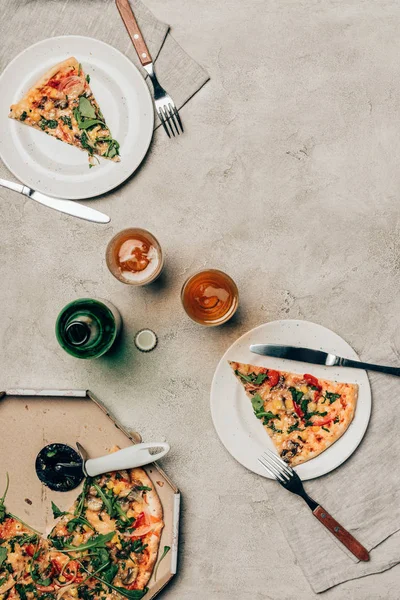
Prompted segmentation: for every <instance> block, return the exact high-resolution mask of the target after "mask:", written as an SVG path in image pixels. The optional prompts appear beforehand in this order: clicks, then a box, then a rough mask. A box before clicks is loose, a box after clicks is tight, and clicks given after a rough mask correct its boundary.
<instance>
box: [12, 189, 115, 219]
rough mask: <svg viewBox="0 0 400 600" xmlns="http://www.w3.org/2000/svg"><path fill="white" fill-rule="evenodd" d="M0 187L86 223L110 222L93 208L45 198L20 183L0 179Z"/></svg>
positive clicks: (68, 201) (43, 195) (58, 199)
mask: <svg viewBox="0 0 400 600" xmlns="http://www.w3.org/2000/svg"><path fill="white" fill-rule="evenodd" d="M0 186H2V187H5V188H8V189H9V190H13V191H14V192H18V193H19V194H23V195H24V196H26V197H27V198H30V199H31V200H35V202H39V204H43V205H44V206H47V207H48V208H53V209H54V210H58V211H59V212H62V213H65V214H67V215H72V216H73V217H78V218H79V219H85V220H86V221H92V222H93V223H109V222H110V220H111V219H110V217H108V216H107V215H105V214H104V213H102V212H100V211H98V210H95V209H94V208H90V207H89V206H85V205H84V204H79V203H78V202H75V201H72V200H61V199H60V198H52V197H51V196H46V195H45V194H42V193H41V192H35V190H33V189H32V188H30V187H27V186H26V185H22V184H21V183H15V182H14V181H7V180H6V179H0Z"/></svg>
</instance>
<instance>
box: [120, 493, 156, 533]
mask: <svg viewBox="0 0 400 600" xmlns="http://www.w3.org/2000/svg"><path fill="white" fill-rule="evenodd" d="M149 489H151V488H149ZM135 521H136V519H135V517H128V519H127V520H126V521H125V520H123V519H117V521H116V525H117V527H118V531H126V530H127V529H130V528H133V524H134V523H135Z"/></svg>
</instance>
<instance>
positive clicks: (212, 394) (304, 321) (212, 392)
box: [210, 319, 372, 481]
mask: <svg viewBox="0 0 400 600" xmlns="http://www.w3.org/2000/svg"><path fill="white" fill-rule="evenodd" d="M277 323H293V324H295V323H302V324H310V325H313V326H316V327H319V328H322V329H325V330H326V331H329V332H330V333H332V334H334V335H335V336H337V337H339V338H340V339H341V340H343V341H344V342H345V343H346V344H347V345H348V346H349V347H350V348H351V349H352V351H353V352H354V354H355V355H356V357H357V358H358V359H359V356H358V354H357V353H356V351H355V350H354V348H353V347H352V346H351V345H350V344H349V342H347V341H346V340H345V339H344V338H343V337H342V336H341V335H339V334H338V333H336V332H335V331H333V330H332V329H329V328H328V327H325V325H321V324H320V323H314V322H313V321H308V320H307V319H274V320H273V321H267V322H265V323H261V324H260V325H257V326H256V327H253V328H252V329H249V330H248V331H245V332H244V333H243V334H242V335H241V336H239V337H238V338H237V339H236V340H235V341H234V342H233V343H232V344H230V346H229V347H228V348H227V349H226V350H225V352H224V354H223V355H222V357H221V358H220V360H219V361H218V364H217V366H216V368H215V371H214V375H213V378H212V382H211V388H210V412H211V419H212V422H213V425H214V428H215V431H216V433H217V436H218V438H219V440H220V442H221V444H222V445H223V446H224V448H225V449H226V451H227V452H228V453H229V454H230V455H231V456H232V458H233V459H234V460H236V461H237V462H238V463H239V464H240V465H242V467H244V468H245V469H247V470H248V471H251V472H253V473H254V474H255V475H259V476H262V477H265V478H266V479H272V477H270V476H269V475H268V474H267V472H265V473H262V474H260V473H258V472H257V471H254V470H253V469H252V468H251V467H249V466H247V465H245V464H243V462H242V461H241V460H239V459H238V458H237V457H236V456H234V455H233V454H232V452H231V450H230V449H229V448H228V446H227V445H226V443H225V440H224V439H222V437H221V435H220V433H219V425H218V424H217V416H216V410H215V407H216V403H215V400H214V397H215V387H216V381H217V378H218V377H219V371H220V369H221V367H222V365H223V364H224V363H225V362H226V361H227V360H228V359H227V358H226V357H227V355H228V354H229V352H230V351H231V349H232V348H233V347H234V346H235V345H236V344H238V343H239V342H240V341H241V340H242V339H243V338H245V337H246V336H248V335H249V334H252V333H253V332H256V331H257V330H259V329H261V328H263V327H265V326H266V325H272V324H277ZM359 371H360V372H361V373H364V374H365V377H366V383H367V384H368V389H367V391H368V406H367V407H366V408H367V410H368V415H367V418H366V421H365V424H364V426H363V429H362V430H360V434H359V439H358V442H357V443H356V445H355V446H352V447H351V449H350V450H349V451H347V452H345V453H344V454H343V456H342V457H341V459H340V462H336V463H335V464H334V465H333V466H331V467H329V468H328V469H326V470H325V471H324V472H323V473H320V474H317V475H309V476H306V477H303V476H302V480H303V481H308V480H311V479H317V478H319V477H323V476H324V475H327V474H328V473H331V472H332V471H334V470H335V469H337V468H338V467H340V466H341V465H342V464H343V463H344V462H346V460H348V459H349V458H350V456H351V455H352V454H353V453H354V452H355V451H356V450H357V448H358V446H359V445H360V444H361V442H362V440H363V439H364V436H365V434H366V431H367V429H368V426H369V422H370V419H371V412H372V390H371V383H370V381H369V378H368V373H367V371H366V370H365V369H359ZM356 410H357V407H356ZM346 431H348V430H346ZM345 433H346V432H345ZM339 439H340V438H339ZM337 441H339V440H337ZM333 446H334V444H332V446H331V447H333ZM321 454H322V453H321ZM318 456H320V455H318ZM318 456H316V457H315V459H317V458H318ZM312 460H314V459H311V460H310V461H307V462H309V463H311V462H312ZM304 464H306V463H304ZM299 466H301V465H299ZM297 468H298V467H294V469H295V470H297Z"/></svg>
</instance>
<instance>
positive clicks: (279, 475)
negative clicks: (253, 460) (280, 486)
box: [258, 456, 286, 483]
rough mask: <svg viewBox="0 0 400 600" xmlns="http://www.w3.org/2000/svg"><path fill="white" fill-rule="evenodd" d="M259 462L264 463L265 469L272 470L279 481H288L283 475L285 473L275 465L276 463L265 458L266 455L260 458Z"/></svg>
mask: <svg viewBox="0 0 400 600" xmlns="http://www.w3.org/2000/svg"><path fill="white" fill-rule="evenodd" d="M258 462H259V463H261V464H262V466H263V467H264V469H267V471H269V472H272V473H273V475H274V479H276V480H277V481H279V483H286V479H285V478H284V477H283V475H282V474H281V473H280V472H279V471H278V469H277V468H276V467H275V465H273V464H272V463H270V462H268V460H267V459H266V458H265V456H263V457H261V458H259V459H258Z"/></svg>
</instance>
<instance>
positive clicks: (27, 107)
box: [9, 57, 120, 166]
mask: <svg viewBox="0 0 400 600" xmlns="http://www.w3.org/2000/svg"><path fill="white" fill-rule="evenodd" d="M89 82H90V77H89V75H86V76H85V74H84V72H83V69H82V65H81V64H80V63H78V61H77V60H76V58H73V57H71V58H67V59H66V60H64V61H63V62H61V63H59V64H57V65H55V66H54V67H52V68H51V69H49V70H48V71H47V72H46V73H45V74H44V75H43V76H42V77H41V78H40V79H39V81H38V82H37V83H35V85H33V86H32V87H31V88H30V90H29V91H28V92H27V93H26V94H25V96H24V97H23V98H22V100H20V101H19V102H18V103H17V104H13V105H12V106H11V108H10V114H9V117H10V118H12V119H16V120H18V121H21V122H22V123H24V124H25V125H29V126H30V127H34V128H35V129H39V131H44V132H45V133H47V134H49V135H51V136H53V137H55V138H57V139H58V140H61V141H63V142H66V143H67V144H70V145H71V146H76V147H77V148H80V149H81V150H84V151H86V152H87V153H88V154H89V165H90V166H93V165H94V160H93V158H94V155H96V154H97V155H99V156H102V157H103V158H108V159H110V160H112V161H119V160H120V158H119V144H118V142H117V141H116V140H114V139H113V138H112V136H111V132H110V130H109V128H108V127H107V125H106V122H105V119H104V117H103V115H102V113H101V110H100V107H99V105H98V104H97V102H96V100H95V97H94V95H93V93H92V91H91V89H90V86H89Z"/></svg>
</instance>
